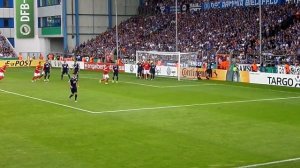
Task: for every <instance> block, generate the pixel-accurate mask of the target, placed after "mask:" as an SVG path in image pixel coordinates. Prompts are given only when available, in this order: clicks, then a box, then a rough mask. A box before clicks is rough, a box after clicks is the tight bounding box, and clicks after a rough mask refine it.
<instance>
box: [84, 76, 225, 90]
mask: <svg viewBox="0 0 300 168" xmlns="http://www.w3.org/2000/svg"><path fill="white" fill-rule="evenodd" d="M81 78H84V79H99V78H91V77H81ZM119 82H120V83H127V84H133V85H140V86H148V87H154V88H176V87H190V86H205V85H206V86H214V85H220V84H213V83H212V84H209V83H204V84H196V85H170V86H156V85H150V84H144V83H137V82H125V81H119ZM221 85H222V84H221Z"/></svg>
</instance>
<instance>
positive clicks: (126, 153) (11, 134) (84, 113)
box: [0, 68, 300, 168]
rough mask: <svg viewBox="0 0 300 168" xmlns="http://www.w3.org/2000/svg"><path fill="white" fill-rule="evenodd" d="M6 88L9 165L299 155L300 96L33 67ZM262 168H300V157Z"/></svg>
mask: <svg viewBox="0 0 300 168" xmlns="http://www.w3.org/2000/svg"><path fill="white" fill-rule="evenodd" d="M5 75H6V78H5V79H4V80H2V81H0V167H1V168H205V167H212V168H216V167H239V166H246V165H253V164H259V163H269V162H274V161H281V160H286V159H291V158H299V157H300V103H299V102H300V89H296V88H285V87H273V86H263V85H251V84H241V83H229V82H217V81H177V80H175V79H168V78H157V79H155V80H153V81H146V80H138V79H136V78H135V76H134V75H129V74H120V82H119V83H118V84H116V83H109V85H104V84H99V82H98V79H99V78H100V77H101V76H102V74H101V73H100V72H86V71H82V72H80V82H79V85H80V87H79V89H78V92H79V93H78V95H79V96H78V102H77V103H75V102H74V100H69V98H68V96H69V94H70V90H69V84H68V82H67V76H65V77H64V80H63V81H61V80H60V70H58V69H53V70H52V72H51V78H50V82H48V83H47V82H44V81H43V80H41V81H37V82H35V83H32V82H31V78H32V75H33V69H32V68H19V69H17V68H16V69H14V68H8V70H7V73H6V74H5ZM259 167H268V168H270V167H280V168H282V167H286V168H289V167H300V160H299V159H296V160H294V161H288V162H279V163H275V164H269V165H265V166H259Z"/></svg>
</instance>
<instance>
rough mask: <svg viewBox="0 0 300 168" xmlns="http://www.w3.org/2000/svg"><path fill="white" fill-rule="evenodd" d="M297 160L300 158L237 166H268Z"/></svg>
mask: <svg viewBox="0 0 300 168" xmlns="http://www.w3.org/2000/svg"><path fill="white" fill-rule="evenodd" d="M297 160H300V158H293V159H286V160H279V161H273V162H266V163H259V164H253V165H248V166H240V167H237V168H251V167H259V166H267V165H272V164H278V163H286V162H293V161H297Z"/></svg>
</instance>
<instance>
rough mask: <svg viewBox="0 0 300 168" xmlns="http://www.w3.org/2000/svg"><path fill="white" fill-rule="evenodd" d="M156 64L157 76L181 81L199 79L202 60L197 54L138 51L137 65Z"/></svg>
mask: <svg viewBox="0 0 300 168" xmlns="http://www.w3.org/2000/svg"><path fill="white" fill-rule="evenodd" d="M144 61H148V62H152V61H153V62H154V63H155V64H156V75H157V76H162V77H173V78H177V79H178V80H181V79H197V67H200V66H201V65H202V58H201V57H200V56H199V55H198V53H196V52H191V53H180V52H158V51H136V63H138V62H140V63H141V62H144Z"/></svg>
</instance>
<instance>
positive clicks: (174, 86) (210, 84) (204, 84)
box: [160, 83, 219, 88]
mask: <svg viewBox="0 0 300 168" xmlns="http://www.w3.org/2000/svg"><path fill="white" fill-rule="evenodd" d="M214 85H219V84H213V83H203V84H197V85H173V86H172V85H171V86H161V87H160V88H176V87H192V86H214Z"/></svg>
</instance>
